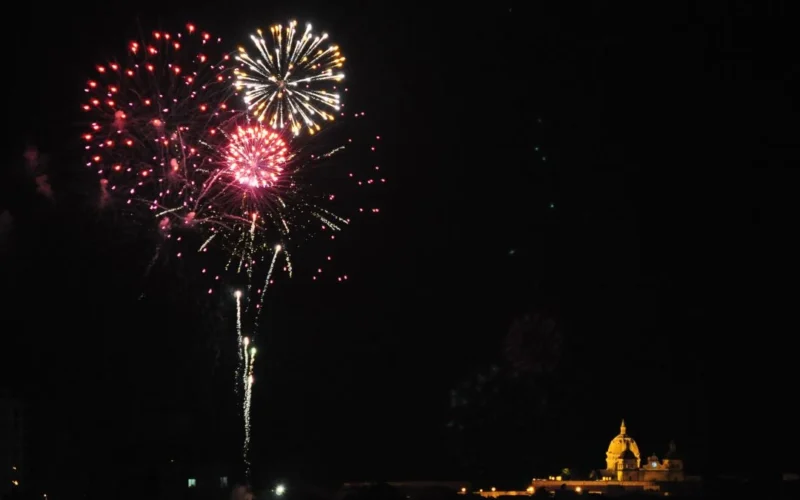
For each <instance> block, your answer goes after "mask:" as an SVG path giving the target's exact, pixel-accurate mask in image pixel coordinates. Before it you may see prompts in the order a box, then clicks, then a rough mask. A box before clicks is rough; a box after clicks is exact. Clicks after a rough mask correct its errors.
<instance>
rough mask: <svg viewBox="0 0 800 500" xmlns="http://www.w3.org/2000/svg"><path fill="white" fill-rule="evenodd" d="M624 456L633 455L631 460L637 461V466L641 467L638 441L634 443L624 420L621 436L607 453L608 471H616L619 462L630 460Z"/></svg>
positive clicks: (616, 438)
mask: <svg viewBox="0 0 800 500" xmlns="http://www.w3.org/2000/svg"><path fill="white" fill-rule="evenodd" d="M626 452H628V453H626ZM624 455H628V456H631V455H632V457H631V459H632V458H635V459H636V466H637V467H639V466H640V465H641V455H640V454H639V446H637V445H636V441H634V440H633V438H632V437H630V436H629V435H628V432H627V429H626V427H625V420H623V421H622V425H620V428H619V434H618V435H617V437H615V438H614V439H612V440H611V443H610V444H609V445H608V451H607V452H606V466H607V469H608V470H614V469H615V468H616V464H617V462H618V461H619V460H624V459H626V458H628V457H626V456H624Z"/></svg>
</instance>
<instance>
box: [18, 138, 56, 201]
mask: <svg viewBox="0 0 800 500" xmlns="http://www.w3.org/2000/svg"><path fill="white" fill-rule="evenodd" d="M22 156H23V157H24V158H25V164H26V166H27V167H28V172H29V173H30V174H31V175H32V176H33V180H34V181H35V182H36V192H37V193H39V194H40V195H42V196H44V197H45V198H47V199H49V200H52V199H53V187H52V186H51V185H50V179H49V178H48V177H47V174H46V173H44V170H45V168H46V165H47V158H46V157H43V156H41V155H40V154H39V151H38V150H37V149H36V148H34V147H33V146H30V147H28V149H27V150H25V154H23V155H22Z"/></svg>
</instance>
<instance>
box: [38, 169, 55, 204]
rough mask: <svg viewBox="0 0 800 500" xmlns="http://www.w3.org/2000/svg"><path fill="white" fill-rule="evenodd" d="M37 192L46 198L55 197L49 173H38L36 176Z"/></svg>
mask: <svg viewBox="0 0 800 500" xmlns="http://www.w3.org/2000/svg"><path fill="white" fill-rule="evenodd" d="M35 180H36V192H37V193H39V194H40V195H42V196H44V197H45V198H49V199H51V200H52V199H53V188H52V186H50V182H48V180H47V174H41V175H37V176H36V178H35Z"/></svg>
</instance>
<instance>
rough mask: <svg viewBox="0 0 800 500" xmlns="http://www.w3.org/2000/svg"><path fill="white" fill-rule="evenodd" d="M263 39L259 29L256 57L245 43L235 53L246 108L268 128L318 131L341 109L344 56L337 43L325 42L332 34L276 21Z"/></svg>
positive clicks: (299, 131)
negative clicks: (340, 83) (339, 91)
mask: <svg viewBox="0 0 800 500" xmlns="http://www.w3.org/2000/svg"><path fill="white" fill-rule="evenodd" d="M269 31H270V36H269V37H267V38H265V37H264V34H263V33H262V31H261V30H258V31H257V36H256V35H253V36H251V37H250V38H251V40H252V41H253V44H254V45H255V47H256V50H257V55H256V56H255V57H251V56H250V55H249V54H248V53H247V51H246V50H245V48H244V47H240V48H239V55H238V56H237V57H236V59H237V60H238V61H240V62H241V63H242V68H241V69H237V70H236V75H237V78H236V87H237V89H244V91H245V92H244V100H245V102H246V103H247V107H248V110H250V112H251V113H252V114H253V115H254V116H255V117H256V118H257V119H258V120H259V121H266V122H267V123H268V124H269V126H270V127H272V128H275V129H279V130H283V129H284V128H285V127H287V126H288V127H290V128H291V131H292V133H293V134H294V135H299V134H300V133H301V132H302V131H303V129H305V130H307V131H308V133H309V134H314V133H316V132H318V131H319V130H320V128H321V122H323V121H330V120H333V119H334V117H335V114H336V112H337V111H339V110H340V108H341V103H340V96H339V94H338V92H337V91H336V90H337V89H336V83H337V82H341V81H342V80H343V79H344V73H342V72H341V68H342V66H343V65H344V61H345V58H344V56H342V54H341V52H340V51H339V47H337V46H336V45H325V44H326V43H327V39H328V35H327V34H322V35H321V36H318V35H315V34H314V33H313V32H312V31H311V25H310V24H308V25H306V28H305V30H304V31H302V34H301V32H299V31H298V30H297V21H291V22H290V23H289V24H288V25H287V26H286V27H284V26H281V25H279V24H278V25H275V26H272V27H271V28H270V30H269Z"/></svg>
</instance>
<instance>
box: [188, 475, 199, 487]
mask: <svg viewBox="0 0 800 500" xmlns="http://www.w3.org/2000/svg"><path fill="white" fill-rule="evenodd" d="M187 486H188V487H189V488H194V487H196V486H197V479H195V478H193V477H190V478H189V481H188V485H187Z"/></svg>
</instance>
